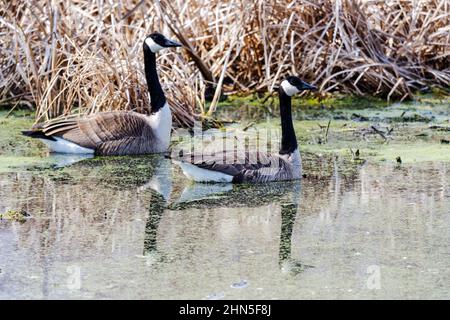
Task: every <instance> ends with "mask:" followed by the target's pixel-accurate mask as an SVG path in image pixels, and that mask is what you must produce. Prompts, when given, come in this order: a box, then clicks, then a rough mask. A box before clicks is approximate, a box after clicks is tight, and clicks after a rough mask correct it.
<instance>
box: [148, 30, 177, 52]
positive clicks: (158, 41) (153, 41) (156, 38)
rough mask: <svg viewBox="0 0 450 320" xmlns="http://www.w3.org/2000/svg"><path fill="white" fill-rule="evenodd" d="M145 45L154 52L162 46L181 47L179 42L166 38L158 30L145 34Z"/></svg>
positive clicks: (162, 47)
mask: <svg viewBox="0 0 450 320" xmlns="http://www.w3.org/2000/svg"><path fill="white" fill-rule="evenodd" d="M144 42H145V45H146V46H147V47H148V48H149V49H150V50H151V51H152V52H153V53H156V52H158V51H159V50H161V49H164V48H172V47H181V43H178V42H176V41H174V40H170V39H167V38H166V37H165V36H164V35H162V34H161V33H158V32H154V33H152V34H151V35H149V36H147V38H145V40H144Z"/></svg>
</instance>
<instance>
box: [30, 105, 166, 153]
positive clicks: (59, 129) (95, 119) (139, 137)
mask: <svg viewBox="0 0 450 320" xmlns="http://www.w3.org/2000/svg"><path fill="white" fill-rule="evenodd" d="M24 134H26V135H29V136H36V137H39V138H41V139H43V141H44V143H46V141H45V138H47V140H50V141H52V140H53V141H56V139H55V138H61V139H63V140H65V141H69V142H72V143H74V144H76V145H78V146H80V147H83V148H85V149H88V150H92V151H93V152H94V153H95V154H96V155H126V154H145V153H157V152H163V151H165V149H166V148H167V145H166V143H164V141H162V139H161V137H158V135H157V133H156V132H155V131H154V129H153V128H152V127H151V125H150V122H149V119H148V118H147V117H146V116H145V115H142V114H139V113H136V112H131V111H130V112H126V111H124V112H102V113H98V114H95V115H92V116H88V117H85V118H72V119H64V120H59V121H52V122H49V123H45V124H44V125H43V126H41V127H38V128H36V129H35V130H33V131H28V132H24ZM47 144H49V143H48V142H47ZM50 144H51V143H50Z"/></svg>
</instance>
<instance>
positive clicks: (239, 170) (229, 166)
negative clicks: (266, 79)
mask: <svg viewBox="0 0 450 320" xmlns="http://www.w3.org/2000/svg"><path fill="white" fill-rule="evenodd" d="M315 89H316V88H315V87H314V86H312V85H310V84H308V83H306V82H304V81H302V80H300V79H299V78H298V77H295V76H289V77H287V78H286V79H285V80H283V81H282V82H281V85H280V88H279V90H278V94H279V99H280V113H281V132H282V138H281V150H280V151H279V152H278V154H268V153H262V152H247V151H246V152H245V162H244V163H224V161H223V160H224V159H234V155H235V153H234V150H229V151H223V152H220V153H219V154H217V153H216V154H215V156H214V157H212V158H208V159H207V160H206V161H205V160H203V159H202V156H201V155H199V156H195V155H194V156H193V155H192V154H183V155H182V156H181V157H179V158H176V159H173V160H174V162H175V163H176V164H178V165H179V166H180V167H181V169H182V170H183V173H184V174H185V175H186V176H187V177H188V178H189V179H191V180H194V181H197V182H232V183H242V182H247V183H261V182H269V181H284V180H295V179H299V178H300V177H301V169H302V168H301V157H300V152H299V150H298V146H297V138H296V137H295V131H294V125H293V123H292V114H291V96H293V95H294V94H296V93H298V92H300V91H304V90H315ZM195 159H202V160H197V161H196V160H195ZM250 159H257V161H253V162H255V163H250Z"/></svg>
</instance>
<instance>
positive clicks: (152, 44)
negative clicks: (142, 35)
mask: <svg viewBox="0 0 450 320" xmlns="http://www.w3.org/2000/svg"><path fill="white" fill-rule="evenodd" d="M145 44H146V45H147V46H148V47H149V48H150V50H151V51H152V52H153V53H156V52H158V51H159V50H161V49H164V47H162V46H160V45H159V44H157V43H156V42H155V41H153V39H152V38H150V37H148V38H147V39H145Z"/></svg>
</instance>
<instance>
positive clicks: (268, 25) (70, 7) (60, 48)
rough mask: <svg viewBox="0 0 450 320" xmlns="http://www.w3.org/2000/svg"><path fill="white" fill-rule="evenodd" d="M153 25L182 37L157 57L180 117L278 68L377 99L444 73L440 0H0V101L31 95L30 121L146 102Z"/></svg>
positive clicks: (449, 10)
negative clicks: (145, 47)
mask: <svg viewBox="0 0 450 320" xmlns="http://www.w3.org/2000/svg"><path fill="white" fill-rule="evenodd" d="M154 30H157V31H160V32H162V33H164V34H167V35H169V36H176V37H178V38H179V40H180V41H182V42H183V43H184V44H185V47H184V49H178V51H174V50H166V51H165V52H164V53H163V54H162V55H160V56H159V58H158V64H159V72H160V77H161V81H162V83H163V86H164V88H165V90H166V92H167V96H168V98H169V100H170V102H171V106H172V108H173V111H174V114H175V121H176V123H178V124H179V125H182V126H190V125H192V123H193V120H194V119H195V118H196V117H199V116H202V115H203V116H206V115H212V114H213V113H214V110H215V108H216V106H217V101H218V100H219V98H220V95H221V93H222V92H223V91H225V92H227V93H236V92H239V93H248V92H252V91H258V92H266V91H272V90H273V89H274V87H275V86H276V84H277V83H278V82H279V81H280V79H281V78H282V77H283V76H284V75H285V74H287V73H292V74H298V75H300V76H301V77H303V78H305V79H306V80H309V81H312V82H313V83H315V84H316V85H319V86H320V89H321V91H322V92H328V91H335V90H338V91H341V92H344V93H352V94H358V95H377V96H383V97H385V98H387V99H390V98H396V99H398V98H406V97H409V96H411V95H412V93H413V92H414V91H416V90H420V89H423V88H426V87H430V86H432V85H435V86H442V87H448V84H449V83H450V67H449V66H450V63H449V62H450V61H449V54H450V2H449V1H448V0H424V1H413V0H408V1H407V0H388V1H357V0H342V1H339V0H336V1H330V0H317V1H285V0H271V1H262V0H229V1H219V0H171V1H166V0H161V1H155V2H152V3H151V2H146V1H137V0H119V1H112V0H96V1H86V0H68V1H62V0H52V1H50V0H48V1H45V0H25V1H8V0H0V37H1V39H2V40H1V46H0V66H1V73H0V105H16V104H20V103H22V104H25V105H28V106H30V107H33V108H34V107H36V120H37V121H42V120H45V119H49V118H53V117H56V116H60V115H67V114H71V113H72V114H73V113H75V114H80V115H84V114H90V113H95V112H98V111H104V110H123V109H131V110H136V111H138V112H148V110H149V97H148V94H147V90H146V84H145V79H144V75H143V61H142V52H141V50H142V40H143V39H144V38H145V36H146V35H147V34H149V33H151V32H152V31H154ZM211 85H212V88H215V91H213V94H212V96H211V98H212V103H211V104H210V105H207V104H206V103H205V90H208V87H211ZM207 106H208V107H207Z"/></svg>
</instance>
